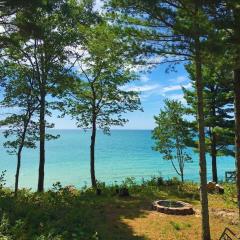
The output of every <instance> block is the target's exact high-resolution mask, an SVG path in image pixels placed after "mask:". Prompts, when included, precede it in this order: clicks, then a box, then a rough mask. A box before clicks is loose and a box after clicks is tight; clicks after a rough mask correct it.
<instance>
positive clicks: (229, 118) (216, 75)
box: [183, 58, 234, 182]
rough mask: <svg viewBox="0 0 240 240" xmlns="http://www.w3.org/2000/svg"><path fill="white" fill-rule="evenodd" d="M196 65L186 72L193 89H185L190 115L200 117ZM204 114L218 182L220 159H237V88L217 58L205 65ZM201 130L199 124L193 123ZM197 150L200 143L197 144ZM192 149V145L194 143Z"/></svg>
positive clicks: (214, 177) (189, 66)
mask: <svg viewBox="0 0 240 240" xmlns="http://www.w3.org/2000/svg"><path fill="white" fill-rule="evenodd" d="M194 67H195V66H194V64H189V65H188V66H187V67H186V69H187V71H188V73H189V76H190V79H191V80H192V86H193V90H189V89H183V90H184V97H185V99H186V100H187V103H188V105H189V106H190V113H191V114H192V115H194V116H195V117H196V88H195V87H194V86H195V75H194ZM203 82H204V89H203V94H204V115H205V126H206V150H207V151H208V152H209V153H210V155H211V157H212V180H213V181H214V182H218V175H217V156H234V151H233V149H232V145H233V143H234V130H233V129H234V120H233V92H232V90H233V85H232V84H231V74H230V69H229V66H228V63H227V62H226V61H224V60H222V59H220V60H217V59H215V58H211V59H209V61H208V62H207V63H206V62H205V64H204V65H203ZM192 124H193V128H194V129H195V130H197V126H196V125H197V124H196V121H193V122H192ZM194 145H195V147H196V146H197V144H194ZM191 146H192V144H191Z"/></svg>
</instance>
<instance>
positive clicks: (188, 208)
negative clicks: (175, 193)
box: [152, 200, 194, 215]
mask: <svg viewBox="0 0 240 240" xmlns="http://www.w3.org/2000/svg"><path fill="white" fill-rule="evenodd" d="M152 209H153V210H156V211H158V212H161V213H166V214H172V215H192V214H194V210H193V207H192V205H191V204H189V203H186V202H182V201H175V200H157V201H154V202H153V203H152Z"/></svg>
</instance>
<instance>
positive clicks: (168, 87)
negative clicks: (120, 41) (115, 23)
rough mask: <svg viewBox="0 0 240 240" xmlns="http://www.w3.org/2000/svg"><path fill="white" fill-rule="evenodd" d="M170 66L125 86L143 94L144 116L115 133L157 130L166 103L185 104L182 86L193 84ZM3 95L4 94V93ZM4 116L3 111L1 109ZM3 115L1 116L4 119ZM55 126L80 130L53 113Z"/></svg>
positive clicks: (132, 115)
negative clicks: (172, 100)
mask: <svg viewBox="0 0 240 240" xmlns="http://www.w3.org/2000/svg"><path fill="white" fill-rule="evenodd" d="M101 6H102V1H101V0H96V5H95V8H96V10H101ZM167 67H168V65H167V64H162V65H158V66H156V67H155V68H153V69H151V71H150V72H138V70H137V69H134V71H135V72H136V73H137V74H138V75H139V77H138V80H137V81H135V82H134V83H133V84H131V85H128V86H125V88H124V89H125V90H136V91H138V92H139V93H140V99H141V103H142V108H143V112H141V111H136V112H131V113H127V114H126V115H125V118H126V119H128V120H129V121H128V123H127V124H126V125H125V126H124V127H114V128H113V129H153V128H154V126H155V123H154V116H155V115H158V114H159V112H160V109H161V108H163V106H164V103H163V102H164V99H166V98H168V99H175V100H179V101H181V102H183V103H185V100H184V98H183V93H182V86H184V87H185V88H190V87H191V84H190V81H189V79H188V74H187V72H186V70H185V69H184V65H183V64H182V63H181V64H179V65H176V66H175V71H171V72H166V69H167ZM0 95H2V93H0ZM1 112H3V109H1ZM1 112H0V115H1ZM47 120H48V121H49V122H51V123H54V124H55V128H56V129H76V128H77V127H76V124H75V121H74V120H72V119H71V117H69V116H65V117H64V118H58V113H53V115H52V117H51V118H48V119H47Z"/></svg>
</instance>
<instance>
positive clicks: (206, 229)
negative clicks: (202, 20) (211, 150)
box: [195, 36, 211, 240]
mask: <svg viewBox="0 0 240 240" xmlns="http://www.w3.org/2000/svg"><path fill="white" fill-rule="evenodd" d="M195 51H196V52H195V64H196V89H197V111H198V114H197V118H198V131H199V167H200V172H199V174H200V196H201V208H202V209H201V212H202V240H211V234H210V226H209V212H208V192H207V168H206V154H205V152H206V146H205V131H204V128H205V125H204V106H203V82H202V61H201V55H200V40H199V37H198V36H196V38H195Z"/></svg>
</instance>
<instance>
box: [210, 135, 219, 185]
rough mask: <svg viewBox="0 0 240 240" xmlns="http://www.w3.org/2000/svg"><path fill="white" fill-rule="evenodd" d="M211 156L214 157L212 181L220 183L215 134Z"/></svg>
mask: <svg viewBox="0 0 240 240" xmlns="http://www.w3.org/2000/svg"><path fill="white" fill-rule="evenodd" d="M211 155H212V181H213V182H216V183H217V182H218V175H217V146H216V133H214V132H212V143H211Z"/></svg>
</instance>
